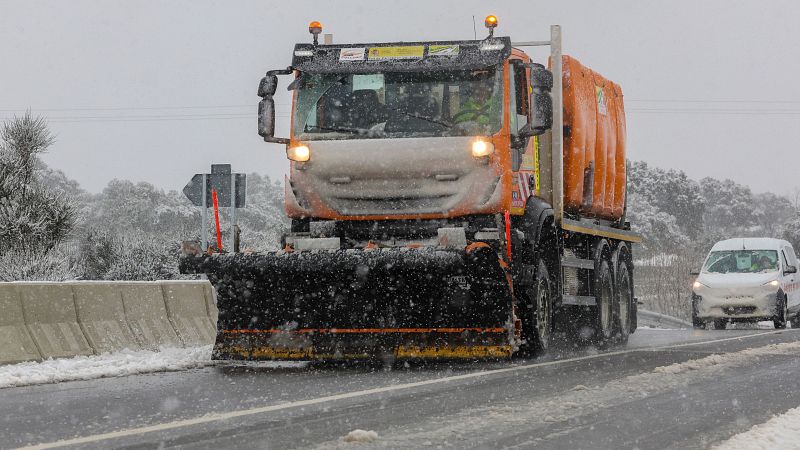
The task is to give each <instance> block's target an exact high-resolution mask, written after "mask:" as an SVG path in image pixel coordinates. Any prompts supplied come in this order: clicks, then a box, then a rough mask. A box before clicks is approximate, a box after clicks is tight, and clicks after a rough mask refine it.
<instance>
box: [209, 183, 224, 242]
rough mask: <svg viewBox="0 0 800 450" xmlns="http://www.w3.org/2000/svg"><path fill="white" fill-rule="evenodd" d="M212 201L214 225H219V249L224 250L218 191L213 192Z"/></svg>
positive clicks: (213, 190)
mask: <svg viewBox="0 0 800 450" xmlns="http://www.w3.org/2000/svg"><path fill="white" fill-rule="evenodd" d="M211 199H212V200H213V201H214V223H215V224H216V225H217V248H218V249H220V250H222V233H220V231H219V204H218V203H217V190H216V189H212V190H211Z"/></svg>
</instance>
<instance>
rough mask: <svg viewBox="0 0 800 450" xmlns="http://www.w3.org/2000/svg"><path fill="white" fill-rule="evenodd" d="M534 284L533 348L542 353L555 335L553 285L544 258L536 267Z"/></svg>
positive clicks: (534, 351) (536, 353) (539, 353)
mask: <svg viewBox="0 0 800 450" xmlns="http://www.w3.org/2000/svg"><path fill="white" fill-rule="evenodd" d="M534 286H535V287H534V291H533V298H532V300H533V305H531V306H532V308H531V310H532V319H533V322H532V325H533V327H532V330H531V331H532V333H531V340H532V341H533V342H532V345H531V350H532V351H533V353H534V355H541V354H544V353H546V352H547V349H548V348H549V347H550V340H551V338H552V335H553V285H552V283H551V281H550V274H549V273H548V272H547V265H545V263H544V261H542V260H539V265H538V267H537V268H536V284H535V285H534Z"/></svg>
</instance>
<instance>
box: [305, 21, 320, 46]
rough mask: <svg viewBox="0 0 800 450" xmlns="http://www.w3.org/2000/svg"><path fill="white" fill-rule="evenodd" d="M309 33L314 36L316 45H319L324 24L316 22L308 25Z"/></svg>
mask: <svg viewBox="0 0 800 450" xmlns="http://www.w3.org/2000/svg"><path fill="white" fill-rule="evenodd" d="M308 32H309V33H311V34H313V35H314V45H317V43H318V38H319V35H320V33H322V24H321V23H319V22H317V21H316V20H315V21H313V22H311V23H310V24H308Z"/></svg>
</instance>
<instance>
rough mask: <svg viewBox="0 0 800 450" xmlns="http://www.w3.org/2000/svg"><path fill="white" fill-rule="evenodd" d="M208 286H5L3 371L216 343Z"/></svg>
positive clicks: (1, 295)
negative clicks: (44, 362) (26, 363)
mask: <svg viewBox="0 0 800 450" xmlns="http://www.w3.org/2000/svg"><path fill="white" fill-rule="evenodd" d="M217 315H218V311H217V307H216V298H215V293H214V290H213V288H212V287H211V283H209V282H208V281H153V282H135V281H134V282H117V281H74V282H64V283H53V282H10V283H0V364H10V363H18V362H24V361H41V360H43V359H47V358H62V357H70V356H78V355H93V354H100V353H105V352H113V351H118V350H122V349H125V348H127V349H131V350H157V349H158V348H160V347H192V346H197V345H211V344H213V343H214V337H215V336H216V329H217Z"/></svg>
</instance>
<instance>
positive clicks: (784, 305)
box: [772, 295, 789, 330]
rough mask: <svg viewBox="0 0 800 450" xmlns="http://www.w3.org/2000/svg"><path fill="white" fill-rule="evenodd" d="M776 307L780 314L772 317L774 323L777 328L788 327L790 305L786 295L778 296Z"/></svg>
mask: <svg viewBox="0 0 800 450" xmlns="http://www.w3.org/2000/svg"><path fill="white" fill-rule="evenodd" d="M775 307H776V308H775V309H777V310H778V314H777V315H776V316H775V318H774V319H772V324H773V325H775V329H776V330H782V329H784V328H786V319H787V318H788V317H789V306H788V302H787V301H786V295H779V296H778V300H777V302H776V304H775Z"/></svg>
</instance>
